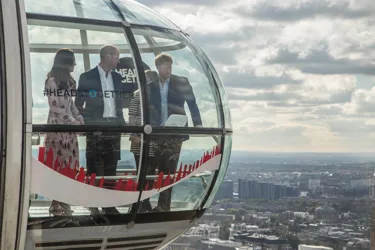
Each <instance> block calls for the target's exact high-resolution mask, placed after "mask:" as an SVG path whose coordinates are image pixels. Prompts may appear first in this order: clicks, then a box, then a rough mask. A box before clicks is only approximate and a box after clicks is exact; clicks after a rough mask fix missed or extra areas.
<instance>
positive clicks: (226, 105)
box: [183, 35, 232, 129]
mask: <svg viewBox="0 0 375 250" xmlns="http://www.w3.org/2000/svg"><path fill="white" fill-rule="evenodd" d="M183 36H184V38H185V39H186V40H188V41H190V42H191V43H192V45H193V46H194V44H193V42H192V41H191V39H190V38H189V37H186V36H185V35H183ZM194 47H195V49H196V50H197V52H198V54H199V56H200V57H201V58H202V59H203V60H204V61H205V62H206V63H207V64H208V67H209V69H210V74H212V76H213V77H214V79H215V84H216V85H217V87H218V89H219V93H220V99H221V103H222V105H223V111H224V119H225V127H226V128H228V129H232V117H231V113H230V108H229V103H228V97H227V94H226V92H225V90H224V85H223V83H222V82H221V80H220V77H219V75H218V74H217V71H216V69H215V67H214V66H213V65H212V62H211V61H210V59H209V58H208V57H207V56H206V54H205V53H204V52H203V51H202V49H201V48H199V47H198V46H194Z"/></svg>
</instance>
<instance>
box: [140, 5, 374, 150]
mask: <svg viewBox="0 0 375 250" xmlns="http://www.w3.org/2000/svg"><path fill="white" fill-rule="evenodd" d="M139 2H140V3H143V4H146V5H148V6H150V7H152V8H153V9H155V10H156V11H158V12H159V13H161V14H163V15H165V16H166V17H167V18H169V19H170V20H171V21H173V22H174V23H176V24H177V25H178V26H179V27H181V28H182V29H183V30H184V31H186V32H187V33H189V35H190V36H191V37H192V39H193V40H194V41H195V42H196V43H197V44H198V45H199V46H200V47H201V48H203V49H204V50H205V52H206V53H207V55H208V56H209V57H210V59H211V60H212V62H213V64H214V65H215V67H216V69H217V71H218V73H219V74H220V76H221V79H222V81H223V83H224V85H225V87H226V91H227V95H228V98H229V102H230V107H231V112H232V122H233V128H234V131H235V133H234V138H233V140H234V141H233V143H234V145H233V149H235V150H236V149H238V150H257V151H258V150H260V151H282V152H296V151H305V152H306V151H310V152H311V151H314V152H363V151H374V150H375V119H374V117H375V105H374V104H375V88H374V86H375V85H374V82H375V81H374V79H375V78H374V75H375V65H374V56H375V35H374V34H375V26H374V24H375V15H374V14H375V2H374V1H372V0H284V1H279V0H277V1H276V0H238V1H234V2H230V1H221V0H199V1H196V0H191V1H183V0H180V1H179V0H161V1H153V0H139Z"/></svg>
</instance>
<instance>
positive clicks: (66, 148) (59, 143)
mask: <svg viewBox="0 0 375 250" xmlns="http://www.w3.org/2000/svg"><path fill="white" fill-rule="evenodd" d="M45 88H46V90H48V93H49V94H48V104H49V107H50V110H49V113H48V120H47V124H61V125H79V124H81V122H82V123H83V117H82V116H81V115H80V114H79V111H78V110H77V108H76V106H75V105H74V103H73V98H72V96H71V95H68V94H64V92H65V91H62V92H61V90H60V91H59V92H60V93H63V94H59V95H58V89H59V88H58V86H57V83H56V82H55V80H54V78H53V77H50V78H49V79H48V80H47V82H46V84H45ZM66 93H71V91H70V89H68V91H67V92H66ZM44 146H45V148H46V154H45V159H46V157H47V154H48V151H49V150H50V149H52V150H53V153H54V154H53V156H54V159H53V162H55V160H56V157H57V156H59V159H60V162H61V163H62V164H61V165H60V166H63V167H64V166H67V165H68V164H69V158H70V157H71V158H72V159H71V166H70V167H71V168H74V167H79V149H78V140H77V135H76V133H46V137H45V140H44ZM76 163H77V164H76Z"/></svg>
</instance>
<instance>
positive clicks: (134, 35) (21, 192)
mask: <svg viewBox="0 0 375 250" xmlns="http://www.w3.org/2000/svg"><path fill="white" fill-rule="evenodd" d="M0 8H1V10H0V15H1V16H0V25H1V29H0V30H1V31H0V32H1V33H0V39H1V41H0V49H1V53H0V56H1V68H0V81H1V82H0V83H1V88H0V91H1V96H0V97H1V154H2V155H1V182H0V183H1V186H0V192H1V196H0V199H1V206H0V213H1V218H2V223H1V249H161V248H162V247H164V246H166V245H167V244H168V243H170V242H171V241H173V240H174V239H176V238H177V237H178V236H180V235H181V234H183V233H184V232H185V231H186V230H187V229H188V228H189V227H190V226H191V225H192V224H193V223H194V222H195V221H196V220H197V219H199V218H200V217H201V216H202V215H203V214H204V212H205V211H206V209H207V208H208V207H209V206H210V204H211V202H212V200H213V198H214V196H215V193H216V192H217V190H218V187H219V185H220V183H221V182H222V180H223V178H224V176H225V173H226V170H227V167H228V162H229V158H230V152H231V146H232V143H231V134H232V127H231V118H230V112H229V109H228V104H227V99H226V95H225V92H224V88H223V85H222V83H221V81H220V79H219V76H218V74H217V72H216V71H215V69H214V67H213V65H212V64H211V62H210V61H209V59H208V58H207V56H206V55H205V53H204V52H203V51H202V50H201V49H200V48H199V47H198V46H197V45H196V44H194V42H193V41H192V40H191V38H190V37H189V35H188V34H186V33H185V32H184V31H182V30H180V29H179V28H178V27H177V26H176V25H174V24H173V23H171V22H170V21H169V20H168V19H166V18H165V17H163V16H161V15H160V14H158V13H156V12H154V11H153V10H151V9H149V8H147V7H145V6H143V5H141V4H139V3H137V2H134V1H128V0H108V1H107V0H98V1H91V0H63V1H61V0H45V1H37V0H24V1H18V0H12V1H3V0H1V5H0ZM108 45H110V46H108ZM105 48H107V49H108V48H109V49H111V48H112V49H113V48H114V49H115V50H114V52H113V51H112V52H111V51H108V50H106V49H105ZM62 50H63V51H65V52H66V51H68V52H66V54H65V56H66V55H69V53H70V55H73V57H71V59H72V58H73V59H72V60H73V61H72V60H71V61H69V59H67V58H68V57H66V58H63V59H61V58H60V59H61V60H60V61H59V59H57V58H58V57H59V55H58V54H59V53H60V52H59V53H58V51H62ZM116 51H119V55H117V54H116ZM65 52H64V53H65ZM101 52H103V53H102V54H101ZM107 56H108V57H107ZM156 58H159V59H156ZM160 58H162V59H160ZM111 60H112V61H111ZM158 60H159V61H158ZM163 60H164V61H163ZM99 62H101V63H99ZM110 62H116V64H114V66H113V67H112V68H111V67H109V66H108V65H110ZM59 63H60V64H59ZM69 63H70V66H71V67H69V71H68V73H64V72H67V71H66V69H67V68H66V67H65V68H64V67H62V66H61V65H62V64H64V65H65V66H66V65H68V64H69ZM108 63H109V64H108ZM168 63H169V64H168ZM56 65H57V66H56ZM165 65H167V66H168V65H169V66H170V65H172V67H169V68H168V67H167V68H164V69H163V67H164V66H165ZM103 68H105V69H106V71H108V70H109V72H110V73H109V75H110V76H111V80H108V79H109V78H108V74H105V77H104V78H103V76H104V74H102V72H101V71H100V70H103ZM64 70H65V71H64ZM163 70H164V71H163ZM165 70H166V71H165ZM170 70H171V72H170ZM56 72H57V73H56ZM103 72H104V70H103ZM150 72H153V73H154V74H156V78H150V75H149V73H150ZM163 72H164V73H163ZM165 72H169V73H165ZM64 74H65V75H70V76H71V78H67V79H68V80H66V81H64V79H65V78H63V76H64ZM163 74H167V75H168V74H169V75H168V77H163ZM59 77H60V78H59ZM56 79H60V80H56ZM164 81H165V82H164ZM61 82H63V83H64V82H66V84H65V83H64V84H65V85H64V84H62V83H61ZM162 82H164V83H162ZM165 86H167V87H166V88H165ZM165 89H167V90H166V91H165ZM164 91H165V92H164ZM111 105H112V106H111ZM111 107H112V109H111ZM108 112H109V113H111V112H112V113H111V114H114V115H113V116H106V115H105V114H107V113H108ZM109 113H108V114H109ZM108 114H107V115H108Z"/></svg>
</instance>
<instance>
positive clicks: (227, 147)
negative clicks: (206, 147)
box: [204, 135, 232, 208]
mask: <svg viewBox="0 0 375 250" xmlns="http://www.w3.org/2000/svg"><path fill="white" fill-rule="evenodd" d="M231 152H232V136H231V135H227V136H225V144H224V152H223V154H222V159H221V163H220V170H219V175H218V177H217V179H216V182H215V184H214V185H215V186H214V188H213V190H212V192H211V194H210V197H208V199H207V202H206V203H205V204H204V208H208V207H210V206H211V203H212V201H213V200H214V198H215V195H216V193H217V191H218V189H219V187H220V185H221V183H222V182H223V180H224V177H225V175H226V173H227V170H228V166H229V159H230V155H231Z"/></svg>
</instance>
